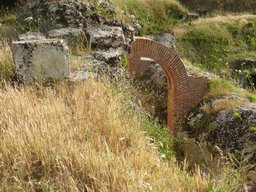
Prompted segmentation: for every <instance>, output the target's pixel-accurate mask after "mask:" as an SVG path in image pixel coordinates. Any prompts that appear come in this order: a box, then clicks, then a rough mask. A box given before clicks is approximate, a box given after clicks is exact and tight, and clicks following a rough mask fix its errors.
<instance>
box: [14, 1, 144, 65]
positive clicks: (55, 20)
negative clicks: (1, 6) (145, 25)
mask: <svg viewBox="0 0 256 192" xmlns="http://www.w3.org/2000/svg"><path fill="white" fill-rule="evenodd" d="M117 14H118V12H117V9H116V7H115V5H114V4H113V3H112V2H110V1H108V0H105V1H103V0H95V1H91V2H90V3H85V2H80V1H77V0H59V1H57V2H47V1H31V2H29V3H27V4H26V5H25V6H23V7H21V8H20V10H19V11H18V15H17V21H18V22H19V23H21V24H22V25H23V26H26V28H31V26H32V25H33V26H35V27H36V28H38V29H39V31H40V32H42V33H43V34H44V35H45V36H46V38H61V39H65V40H66V42H67V44H68V45H70V44H73V45H76V44H77V43H81V42H82V41H81V39H86V42H87V43H89V42H90V43H91V46H92V48H93V49H95V48H97V49H98V50H97V51H100V52H103V53H102V55H106V54H104V52H109V49H110V48H114V49H115V50H116V51H118V52H120V57H121V56H122V55H124V54H125V53H126V52H131V47H130V45H131V43H133V42H134V34H135V33H136V31H138V30H139V29H140V25H139V24H138V22H137V19H136V17H134V16H130V19H131V20H132V22H133V23H132V24H127V23H125V22H124V21H123V20H122V19H116V15H117ZM103 60H104V58H103ZM106 60H108V59H106ZM119 60H120V58H117V60H116V61H115V62H116V63H120V61H119Z"/></svg>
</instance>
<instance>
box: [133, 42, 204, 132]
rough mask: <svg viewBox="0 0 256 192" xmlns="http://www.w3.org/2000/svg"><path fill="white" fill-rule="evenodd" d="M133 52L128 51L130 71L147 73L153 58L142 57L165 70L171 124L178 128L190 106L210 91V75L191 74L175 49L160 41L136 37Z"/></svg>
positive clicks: (171, 126)
mask: <svg viewBox="0 0 256 192" xmlns="http://www.w3.org/2000/svg"><path fill="white" fill-rule="evenodd" d="M132 49H133V53H132V54H130V55H128V71H129V72H130V73H131V74H135V75H136V74H140V73H142V72H143V73H145V72H146V71H147V70H148V69H149V65H150V62H147V61H141V59H140V58H141V57H149V58H151V59H154V60H155V62H156V63H158V64H159V65H160V66H161V67H162V68H163V70H164V73H165V76H166V78H167V85H168V99H167V112H168V117H167V120H168V126H169V128H170V129H171V131H173V132H176V131H177V129H178V125H179V124H180V123H181V121H182V120H183V118H184V116H185V115H186V113H187V110H188V109H189V108H191V107H194V106H196V105H197V104H198V103H199V102H200V101H201V100H202V97H203V96H204V95H205V93H206V92H207V82H208V79H207V78H206V77H202V76H199V77H194V76H188V74H187V72H186V69H185V66H184V64H183V63H182V61H181V60H180V58H179V57H178V55H177V54H176V53H175V51H173V50H172V49H170V48H168V47H167V46H164V45H163V44H161V43H158V42H156V41H153V40H150V39H147V38H142V37H136V38H135V42H134V43H133V44H132Z"/></svg>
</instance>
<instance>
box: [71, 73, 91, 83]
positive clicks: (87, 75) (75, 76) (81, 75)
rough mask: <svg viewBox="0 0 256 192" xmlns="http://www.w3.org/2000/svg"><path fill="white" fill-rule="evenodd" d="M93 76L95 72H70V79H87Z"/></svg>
mask: <svg viewBox="0 0 256 192" xmlns="http://www.w3.org/2000/svg"><path fill="white" fill-rule="evenodd" d="M93 76H95V73H93V72H89V71H74V72H72V73H71V76H70V79H71V81H87V80H88V79H89V78H91V77H93Z"/></svg>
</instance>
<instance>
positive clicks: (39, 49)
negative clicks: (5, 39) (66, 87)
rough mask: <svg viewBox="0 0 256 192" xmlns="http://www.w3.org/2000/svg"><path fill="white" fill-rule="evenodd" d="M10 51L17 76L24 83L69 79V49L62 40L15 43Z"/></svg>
mask: <svg viewBox="0 0 256 192" xmlns="http://www.w3.org/2000/svg"><path fill="white" fill-rule="evenodd" d="M11 49H12V54H13V59H14V63H15V67H16V71H17V76H18V78H19V79H20V80H21V81H23V82H24V83H32V82H33V81H35V80H41V79H48V78H59V77H63V76H64V77H67V78H69V77H70V61H69V49H68V46H66V44H65V43H64V41H63V40H58V39H46V40H29V41H16V42H13V43H12V45H11Z"/></svg>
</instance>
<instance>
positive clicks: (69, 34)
mask: <svg viewBox="0 0 256 192" xmlns="http://www.w3.org/2000/svg"><path fill="white" fill-rule="evenodd" d="M48 37H49V38H51V39H64V40H65V41H66V43H67V44H68V45H77V43H78V42H82V40H83V38H84V37H85V36H84V32H83V30H82V29H81V28H72V27H68V28H62V29H53V30H50V31H48Z"/></svg>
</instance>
